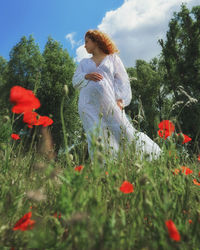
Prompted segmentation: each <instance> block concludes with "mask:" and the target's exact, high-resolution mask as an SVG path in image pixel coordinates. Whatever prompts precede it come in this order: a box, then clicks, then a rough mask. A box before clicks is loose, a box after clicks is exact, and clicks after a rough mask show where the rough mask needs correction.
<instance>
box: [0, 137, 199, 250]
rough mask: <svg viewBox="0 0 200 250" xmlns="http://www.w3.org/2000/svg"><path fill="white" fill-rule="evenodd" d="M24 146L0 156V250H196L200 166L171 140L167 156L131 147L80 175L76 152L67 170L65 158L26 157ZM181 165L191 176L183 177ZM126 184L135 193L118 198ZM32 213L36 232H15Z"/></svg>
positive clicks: (30, 154) (164, 145)
mask: <svg viewBox="0 0 200 250" xmlns="http://www.w3.org/2000/svg"><path fill="white" fill-rule="evenodd" d="M20 144H23V141H21V142H19V143H18V144H17V147H16V149H15V150H12V151H11V150H9V149H8V148H9V147H8V148H6V149H4V150H3V151H1V152H4V153H3V154H0V161H1V164H3V165H6V166H7V168H4V170H6V171H4V172H3V171H2V168H0V183H1V193H0V215H1V222H0V238H1V242H0V246H1V248H2V249H4V248H6V247H7V248H11V247H14V248H26V249H52V250H53V249H66V246H67V248H68V249H88V250H89V249H155V250H156V249H180V250H182V249H198V246H199V244H200V238H199V223H200V217H199V202H200V196H199V186H196V185H194V184H193V178H196V179H197V180H198V172H199V163H198V162H197V160H196V159H195V158H194V159H192V158H186V157H185V155H183V154H182V153H181V151H180V150H177V145H176V144H175V143H174V142H173V140H171V141H169V142H168V143H167V142H166V141H161V144H162V148H163V155H162V157H161V158H160V159H158V160H154V161H152V162H148V161H146V160H145V159H143V160H141V159H140V157H139V156H137V154H136V153H135V151H134V150H133V148H132V147H130V150H127V151H125V152H124V153H123V154H122V155H119V158H118V159H116V160H113V159H111V157H110V155H107V156H106V155H103V154H101V155H102V157H104V160H105V162H106V164H104V165H102V161H101V159H100V158H99V150H100V149H98V147H97V148H95V149H94V150H95V151H94V159H95V160H94V161H93V162H92V163H91V162H90V161H83V162H82V165H83V166H84V168H83V169H82V171H81V172H76V171H75V170H74V167H75V166H76V165H77V163H78V162H79V161H80V159H78V155H76V152H75V153H74V157H75V155H76V157H75V158H76V161H74V160H72V159H71V160H70V161H69V162H68V164H67V165H66V162H65V160H63V159H61V158H58V159H57V161H46V160H45V159H43V158H41V157H39V156H38V155H37V154H36V153H35V151H34V150H32V151H31V152H28V153H27V154H26V155H22V154H21V153H20V152H19V151H18V149H17V148H18V147H20ZM97 144H98V143H97V141H96V144H95V142H94V143H93V145H97ZM6 153H7V154H9V155H8V156H7V157H6ZM96 156H98V157H96ZM177 156H178V157H177ZM195 157H196V156H195ZM182 165H184V166H188V167H189V168H190V169H192V170H193V173H192V175H185V174H183V173H182V172H181V166H182ZM176 168H178V169H180V173H179V174H178V175H175V174H173V172H174V170H175V169H176ZM106 171H107V174H106ZM124 180H127V181H129V182H131V183H132V184H133V186H134V192H133V193H129V194H124V193H122V192H120V190H119V187H120V186H121V184H122V182H123V181H124ZM30 207H31V208H30ZM28 211H32V218H31V219H33V220H34V221H35V225H34V228H33V229H31V230H27V231H24V232H22V231H13V230H12V228H13V226H14V225H15V223H16V221H18V220H19V219H20V218H21V217H22V216H23V215H24V214H25V213H27V212H28ZM55 213H57V216H56V215H55ZM59 215H61V217H60V218H59ZM169 219H171V220H173V222H174V223H175V225H176V227H177V229H178V231H179V233H180V235H181V240H180V241H179V242H175V241H173V240H172V239H170V237H169V234H168V231H167V228H166V226H165V221H166V220H169ZM189 220H192V223H191V224H190V223H189Z"/></svg>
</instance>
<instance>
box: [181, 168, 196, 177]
mask: <svg viewBox="0 0 200 250" xmlns="http://www.w3.org/2000/svg"><path fill="white" fill-rule="evenodd" d="M181 168H182V173H184V174H185V175H188V174H192V173H193V171H192V170H191V169H190V168H188V167H185V166H182V167H181Z"/></svg>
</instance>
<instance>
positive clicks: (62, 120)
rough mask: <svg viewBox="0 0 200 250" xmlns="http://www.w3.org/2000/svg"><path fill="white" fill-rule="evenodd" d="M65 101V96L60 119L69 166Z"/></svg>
mask: <svg viewBox="0 0 200 250" xmlns="http://www.w3.org/2000/svg"><path fill="white" fill-rule="evenodd" d="M64 100H65V96H63V97H62V100H61V105H60V117H61V123H62V131H63V137H64V144H65V152H66V162H67V165H68V163H69V157H68V144H67V134H66V128H65V121H64V115H63V108H64Z"/></svg>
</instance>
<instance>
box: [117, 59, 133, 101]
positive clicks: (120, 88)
mask: <svg viewBox="0 0 200 250" xmlns="http://www.w3.org/2000/svg"><path fill="white" fill-rule="evenodd" d="M114 90H115V99H116V100H118V99H122V101H123V105H124V106H128V105H129V104H130V102H131V99H132V91H131V86H130V81H129V77H128V74H127V72H126V69H125V67H124V65H123V63H122V61H121V59H120V57H119V56H118V55H117V54H115V55H114Z"/></svg>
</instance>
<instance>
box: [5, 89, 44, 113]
mask: <svg viewBox="0 0 200 250" xmlns="http://www.w3.org/2000/svg"><path fill="white" fill-rule="evenodd" d="M10 102H11V103H13V104H14V106H13V107H12V112H13V113H16V114H20V113H24V112H27V111H32V110H33V109H37V108H39V107H40V101H39V100H38V98H37V97H35V95H34V93H33V92H32V91H31V90H27V89H25V88H23V87H21V86H14V87H12V88H11V90H10Z"/></svg>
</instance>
